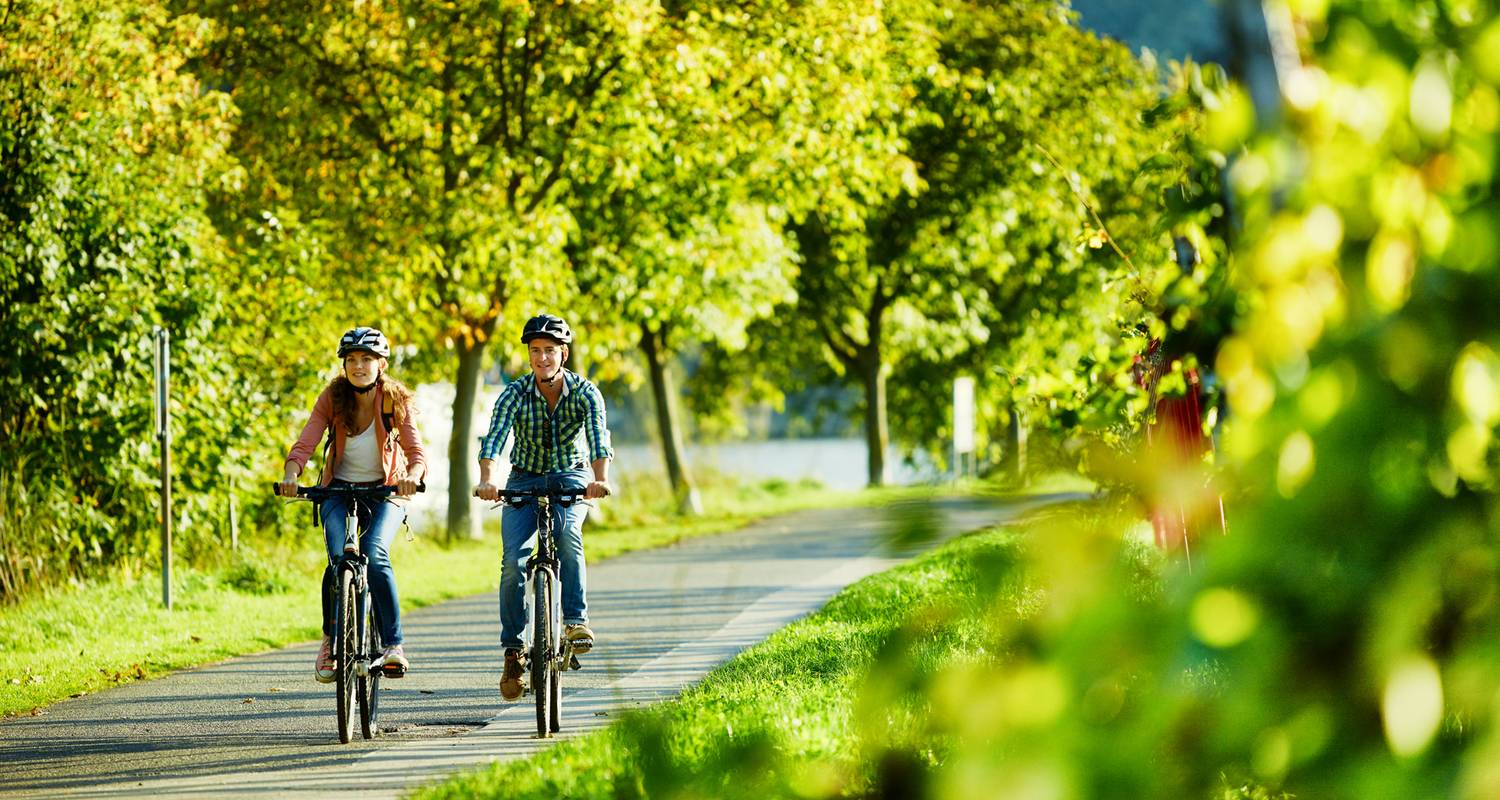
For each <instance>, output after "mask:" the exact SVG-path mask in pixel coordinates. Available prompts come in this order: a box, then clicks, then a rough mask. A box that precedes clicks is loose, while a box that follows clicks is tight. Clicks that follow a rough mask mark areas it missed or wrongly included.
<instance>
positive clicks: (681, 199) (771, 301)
mask: <svg viewBox="0 0 1500 800" xmlns="http://www.w3.org/2000/svg"><path fill="white" fill-rule="evenodd" d="M673 27H674V29H675V30H676V31H677V34H676V35H677V36H678V37H679V42H678V44H677V46H676V48H675V54H676V57H675V58H674V59H671V60H665V61H663V62H661V63H660V64H659V65H657V66H656V67H655V68H654V69H653V70H652V71H651V72H649V73H648V79H649V80H651V81H652V83H653V85H655V86H657V87H659V90H658V93H657V94H658V96H659V98H660V104H659V105H658V106H656V107H655V108H654V109H653V114H654V117H653V123H654V124H653V125H652V127H653V129H654V130H657V131H659V132H660V133H659V134H658V138H657V139H656V140H655V142H654V146H653V147H652V148H650V149H649V150H648V151H647V152H645V153H644V154H643V158H642V160H641V161H640V162H639V163H638V165H637V169H638V171H639V175H638V179H637V180H634V181H631V182H615V183H614V184H613V186H610V185H596V183H595V182H589V183H584V184H582V185H581V187H580V191H578V192H576V193H575V194H574V197H576V198H577V200H578V201H579V202H578V205H577V206H576V207H575V210H574V218H575V219H577V220H578V221H579V234H578V243H577V246H576V247H575V249H574V256H573V261H574V263H575V264H576V265H578V267H579V274H580V279H579V280H580V283H581V284H582V285H583V287H584V289H585V292H586V294H587V295H588V296H589V298H590V300H591V302H590V303H588V305H589V306H592V307H594V308H599V309H603V310H604V312H605V313H604V314H603V316H607V317H609V318H610V319H613V320H618V321H623V322H624V323H626V324H627V325H629V326H631V327H633V328H634V329H635V335H634V336H633V337H632V339H633V340H634V341H636V342H638V344H639V349H640V352H641V354H642V355H643V356H644V359H645V362H646V371H647V375H648V378H649V381H650V384H651V387H652V396H653V398H654V400H655V407H656V417H657V427H658V430H659V431H660V433H661V438H662V447H663V455H664V461H665V463H666V467H667V473H668V476H669V478H670V480H671V483H672V487H673V489H674V491H675V492H677V494H678V495H679V496H680V497H682V498H683V499H684V500H685V501H686V503H685V506H686V507H687V508H690V509H691V508H693V507H694V506H695V501H694V500H692V499H691V498H692V487H691V481H690V478H689V477H688V474H687V470H686V469H685V466H684V464H683V458H682V454H681V448H682V445H681V439H682V437H681V432H680V429H681V425H680V422H679V419H678V415H677V412H676V394H677V391H676V388H675V386H674V384H673V382H672V379H671V371H670V367H671V364H672V362H673V360H674V356H675V354H676V352H677V350H678V348H679V347H680V346H681V345H682V343H683V342H691V343H694V344H696V345H702V344H705V343H712V344H714V345H716V346H718V347H720V348H722V349H725V350H728V351H730V352H734V351H737V350H740V349H742V348H743V347H744V345H745V343H746V328H747V326H748V325H749V324H750V323H751V322H753V321H754V320H755V319H757V318H761V317H765V316H767V315H768V314H770V313H771V312H772V311H773V309H774V307H775V305H776V304H777V303H785V302H789V301H790V300H791V276H793V275H794V274H795V271H796V268H795V264H794V263H793V258H792V256H793V254H792V252H791V250H790V247H789V245H788V244H787V243H786V242H785V241H784V237H783V235H782V231H781V222H782V221H784V220H785V218H786V217H787V216H788V215H789V214H795V213H801V210H802V209H806V208H808V207H810V206H812V205H813V204H815V203H816V202H817V197H818V194H819V193H820V192H821V191H822V190H823V186H822V185H821V183H820V181H819V180H818V176H819V175H825V176H826V175H827V174H829V173H830V172H836V171H837V167H836V165H837V163H838V161H839V159H840V155H841V154H843V153H847V152H849V151H851V150H853V149H855V148H857V147H862V146H865V143H864V142H861V141H858V140H856V139H855V137H854V136H853V135H851V134H854V133H857V132H858V127H857V122H858V121H859V120H862V119H865V118H867V117H868V116H870V114H871V113H872V112H873V108H872V107H871V104H870V101H869V100H868V99H867V98H873V97H877V96H878V95H879V90H880V87H879V86H878V79H879V77H880V75H879V73H878V71H874V70H873V69H872V68H876V67H878V66H879V63H880V58H881V56H882V54H883V45H884V38H883V36H881V35H880V29H879V25H878V17H877V16H876V12H875V11H874V10H873V9H868V8H865V7H863V6H862V5H861V4H844V3H836V4H827V5H818V6H807V5H800V4H785V5H783V4H780V3H772V4H765V6H764V7H762V8H759V9H757V11H756V13H753V14H752V13H744V12H740V11H737V10H733V9H729V10H726V9H722V8H720V7H719V6H718V5H716V4H708V5H706V6H704V7H703V8H702V9H696V8H676V9H674V11H673ZM861 179H864V180H868V178H866V177H865V176H855V175H850V176H849V180H850V182H854V181H856V180H861Z"/></svg>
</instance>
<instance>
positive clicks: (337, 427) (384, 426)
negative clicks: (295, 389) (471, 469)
mask: <svg viewBox="0 0 1500 800" xmlns="http://www.w3.org/2000/svg"><path fill="white" fill-rule="evenodd" d="M338 353H339V359H340V360H341V361H342V362H343V374H341V375H339V376H338V377H337V378H334V379H333V380H332V381H331V382H329V384H328V387H327V388H325V389H324V390H323V392H322V394H319V395H318V399H317V402H315V403H313V409H312V418H311V419H309V420H308V421H307V425H306V426H304V427H303V428H302V435H301V436H298V437H297V442H296V444H293V445H292V449H291V451H290V452H288V453H287V457H286V465H285V474H284V475H283V477H282V479H281V482H280V483H279V484H277V487H276V490H277V493H278V494H280V495H282V496H283V497H296V496H297V476H298V475H301V474H302V470H303V468H304V467H306V466H307V460H308V458H310V457H311V456H312V454H313V450H314V449H315V448H316V447H317V446H318V441H319V440H321V439H322V438H323V434H324V432H325V431H330V430H331V431H332V436H330V437H329V441H328V443H327V444H326V445H325V446H324V458H323V467H322V472H321V473H320V474H319V476H318V485H320V486H329V485H340V486H394V487H396V496H395V497H391V498H388V499H386V500H384V501H382V502H380V503H379V504H378V505H376V506H375V507H374V508H372V509H370V510H369V514H368V517H367V516H366V515H364V514H361V515H360V517H359V519H360V521H361V523H362V528H363V531H362V534H361V536H360V540H359V545H360V551H361V552H362V553H364V555H365V557H366V558H368V559H369V575H370V595H371V598H372V600H373V601H374V604H375V614H376V616H377V617H378V618H379V620H380V639H381V641H382V642H383V643H384V644H385V652H384V656H385V666H384V673H385V675H386V676H387V677H391V678H399V677H401V676H402V675H404V674H405V673H406V669H407V667H408V666H409V664H408V662H407V660H406V654H405V653H404V652H402V648H401V641H402V638H401V604H400V600H399V598H398V596H397V593H396V575H395V573H394V572H392V571H391V558H390V544H391V540H392V539H393V538H394V537H395V535H396V529H397V528H399V527H401V523H402V522H404V521H405V520H406V507H405V506H406V502H407V500H406V498H408V497H410V496H411V495H412V494H414V493H415V492H416V490H417V484H418V482H420V481H421V480H422V478H423V477H424V476H426V474H427V457H426V454H425V452H424V451H423V449H422V436H421V434H420V433H418V432H417V425H416V420H415V419H414V416H415V414H414V413H413V412H414V411H415V406H414V405H413V403H412V393H411V390H410V389H407V388H406V387H405V386H403V385H402V384H401V383H400V382H399V381H397V380H395V379H394V378H392V377H390V376H389V375H387V374H386V364H387V359H388V358H389V357H390V355H391V345H390V343H389V342H388V341H386V338H385V334H383V333H381V332H380V331H378V330H376V329H374V328H366V327H358V328H354V329H353V330H350V331H349V332H348V333H345V334H344V335H343V337H342V338H340V339H339V350H338ZM349 502H351V501H350V500H348V499H345V498H333V499H329V500H325V501H323V503H322V507H321V516H322V521H323V538H324V544H325V546H326V547H327V549H328V558H329V562H330V566H329V567H328V568H327V569H326V570H324V572H323V646H322V648H320V649H319V650H318V660H317V665H316V672H315V674H316V676H317V679H318V682H319V683H330V682H332V681H333V679H334V662H333V653H332V641H333V640H332V635H333V597H332V595H333V581H334V578H335V575H334V569H333V566H332V562H333V561H335V560H337V559H338V557H339V555H340V554H341V553H343V551H344V533H345V531H344V526H345V521H346V519H347V517H348V513H349V509H348V507H347V504H348V503H349Z"/></svg>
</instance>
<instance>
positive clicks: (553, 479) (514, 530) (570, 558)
mask: <svg viewBox="0 0 1500 800" xmlns="http://www.w3.org/2000/svg"><path fill="white" fill-rule="evenodd" d="M521 342H522V343H523V344H525V345H526V353H527V356H528V358H529V359H530V361H531V374H530V375H525V376H522V377H521V378H518V379H516V380H514V381H512V382H511V383H510V385H508V386H506V387H505V391H503V392H501V393H500V396H499V397H498V398H496V399H495V409H494V412H493V413H492V414H491V416H490V428H489V432H488V433H487V434H485V436H484V439H483V440H481V442H480V445H479V485H477V486H475V487H474V494H475V495H476V496H478V497H480V498H482V499H485V500H495V499H497V498H498V497H499V491H498V487H496V486H495V484H494V483H493V482H492V480H491V476H490V472H491V468H492V466H493V465H494V460H495V458H496V456H498V455H500V448H501V446H502V445H504V444H505V437H506V436H507V435H508V434H509V433H510V432H511V429H512V428H514V429H515V434H516V439H515V444H514V446H513V447H512V449H511V454H510V461H511V469H510V476H509V478H508V479H507V480H506V484H505V488H507V489H512V490H530V489H552V490H562V491H570V490H571V491H578V492H581V493H582V494H583V495H584V497H586V498H588V499H590V500H594V499H598V498H601V497H604V496H606V495H608V494H609V493H610V488H609V461H610V459H611V458H613V457H614V451H613V450H611V449H610V446H609V427H608V425H606V424H605V417H604V397H603V396H602V395H600V394H599V389H598V387H596V386H594V384H592V383H590V382H589V381H588V379H587V378H584V377H583V376H581V375H579V374H577V373H575V372H569V371H568V370H566V369H564V368H563V364H565V363H567V361H568V346H569V345H570V344H571V343H572V342H573V331H572V329H570V328H569V327H568V323H566V322H564V321H563V320H562V318H561V317H555V316H553V315H551V314H541V315H539V316H535V317H532V318H531V319H530V320H528V321H527V323H526V327H525V329H524V330H523V331H522V333H521ZM580 440H582V441H580ZM585 443H586V444H587V449H585V448H584V447H583V446H582V445H583V444H585ZM585 459H587V461H585ZM560 514H561V517H562V521H561V523H560V524H558V525H557V527H556V529H555V530H554V536H555V539H556V541H557V554H558V559H559V561H560V562H561V566H562V570H561V573H562V574H561V575H560V577H561V579H562V615H563V623H564V625H565V626H566V628H565V630H564V634H563V635H564V636H565V637H567V639H568V641H569V642H570V643H571V644H572V645H573V651H574V652H575V653H586V652H588V650H589V648H591V647H593V645H594V632H593V631H592V630H590V629H589V626H588V602H587V600H586V599H585V597H584V592H585V589H586V587H587V579H586V577H585V572H584V561H583V518H584V508H583V507H581V506H569V507H567V508H563V509H560ZM536 530H537V519H536V507H535V506H533V505H528V506H524V507H522V508H511V507H507V508H506V509H505V510H504V511H503V512H501V516H500V541H501V548H502V550H503V554H502V556H501V562H500V646H501V647H502V648H504V650H505V667H504V672H503V673H502V674H501V677H500V696H501V697H503V698H504V699H506V700H516V699H518V698H519V697H520V696H521V675H522V667H521V647H522V641H521V634H522V632H523V631H524V630H525V628H526V611H525V607H524V603H525V599H526V598H525V591H526V590H525V580H526V578H525V575H524V572H525V568H526V560H527V559H528V558H530V556H531V545H530V540H531V539H532V538H533V537H534V535H535V534H536Z"/></svg>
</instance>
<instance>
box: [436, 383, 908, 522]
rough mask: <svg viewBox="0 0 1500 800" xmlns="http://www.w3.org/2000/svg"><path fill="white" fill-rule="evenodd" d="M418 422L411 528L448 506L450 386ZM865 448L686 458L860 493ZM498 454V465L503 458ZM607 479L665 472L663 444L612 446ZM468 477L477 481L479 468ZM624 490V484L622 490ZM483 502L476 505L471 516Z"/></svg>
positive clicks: (484, 415)
mask: <svg viewBox="0 0 1500 800" xmlns="http://www.w3.org/2000/svg"><path fill="white" fill-rule="evenodd" d="M498 391H499V390H498V389H490V390H489V391H487V392H484V393H482V395H481V397H480V398H479V399H478V402H476V404H475V416H474V421H475V425H476V430H475V436H476V439H475V442H476V443H475V444H474V445H472V446H471V449H470V457H471V458H477V457H478V455H477V454H478V446H477V436H479V435H481V434H483V432H484V427H483V426H486V425H488V424H489V409H490V407H491V405H492V404H493V403H494V399H495V396H496V394H497V393H498ZM416 394H417V408H418V410H419V414H420V416H419V417H418V419H419V421H420V425H421V429H422V437H423V439H424V440H425V442H426V446H427V460H428V464H429V467H428V473H427V474H428V478H427V493H426V494H425V495H420V496H418V497H417V498H416V499H415V500H414V501H413V502H412V505H411V518H412V523H413V524H414V525H416V524H424V523H426V522H427V521H428V520H440V519H442V518H443V517H444V515H445V511H444V510H445V509H446V508H447V497H448V495H447V485H448V437H449V432H450V431H451V430H452V425H453V422H452V420H453V413H452V406H453V388H452V386H450V385H447V384H427V385H424V386H420V387H418V388H417V390H416ZM868 452H869V451H868V449H867V448H866V447H865V442H864V440H863V439H857V438H856V439H776V440H770V441H758V442H724V443H719V444H705V445H697V444H689V445H687V446H686V454H685V457H686V460H687V464H688V469H689V470H703V469H711V470H714V471H716V472H720V473H723V474H726V475H732V476H736V477H739V478H742V479H745V480H748V481H762V480H767V479H771V478H780V479H782V480H787V481H796V480H800V479H802V478H813V479H816V480H818V481H820V482H822V483H823V484H824V485H825V486H828V487H829V488H833V489H858V488H860V487H862V486H864V485H865V483H866V477H867V470H868V467H867V466H866V455H867V453H868ZM505 455H507V454H502V458H501V461H502V462H504V461H505ZM886 465H887V469H888V471H889V474H890V478H891V479H890V483H892V484H898V485H903V484H910V483H916V482H920V481H925V480H934V479H935V478H936V477H937V472H936V470H935V469H934V468H933V467H932V466H931V465H930V464H921V465H919V466H917V467H913V466H911V465H909V464H906V463H904V461H903V460H902V459H901V456H900V454H899V453H897V452H896V451H895V450H891V451H890V452H889V453H887V455H886ZM500 467H501V469H500V474H501V475H504V474H505V472H506V471H507V470H508V469H509V464H508V463H502V464H501V465H500ZM610 472H611V477H615V476H618V481H619V482H620V483H621V484H628V483H629V481H630V480H631V479H632V478H633V477H639V476H649V475H665V474H666V467H665V466H664V462H663V460H662V457H661V447H660V446H658V445H656V444H647V443H637V444H616V445H615V459H614V462H613V463H612V464H611V465H610ZM471 474H472V475H473V476H474V477H478V468H477V467H475V468H474V469H473V470H472V471H471ZM622 488H623V486H622ZM486 505H487V504H479V503H478V502H477V501H476V502H475V506H474V508H475V510H476V512H477V511H478V510H479V509H481V508H484V507H485V506H486Z"/></svg>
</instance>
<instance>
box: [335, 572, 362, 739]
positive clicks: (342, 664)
mask: <svg viewBox="0 0 1500 800" xmlns="http://www.w3.org/2000/svg"><path fill="white" fill-rule="evenodd" d="M357 599H358V598H357V595H356V594H355V591H354V572H353V570H348V569H343V570H339V604H338V612H337V616H336V617H335V624H336V625H337V630H336V631H335V632H334V635H335V637H336V640H335V641H334V662H335V664H336V669H337V675H338V711H339V741H340V742H343V743H344V744H348V743H349V740H350V739H353V738H354V694H355V689H356V688H357V687H356V684H357V683H358V682H359V676H358V675H356V674H355V666H354V665H355V662H356V661H358V660H359V654H360V647H359V644H360V643H359V625H358V619H359V606H358V605H357Z"/></svg>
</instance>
